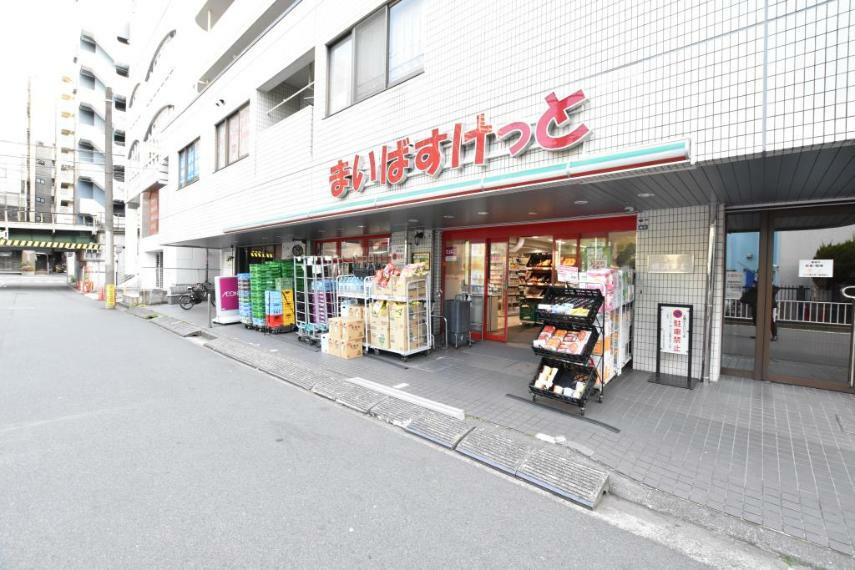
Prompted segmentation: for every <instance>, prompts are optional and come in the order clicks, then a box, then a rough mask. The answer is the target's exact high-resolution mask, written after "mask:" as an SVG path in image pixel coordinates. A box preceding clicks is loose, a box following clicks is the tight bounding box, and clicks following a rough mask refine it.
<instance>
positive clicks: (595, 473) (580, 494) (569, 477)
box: [517, 449, 609, 510]
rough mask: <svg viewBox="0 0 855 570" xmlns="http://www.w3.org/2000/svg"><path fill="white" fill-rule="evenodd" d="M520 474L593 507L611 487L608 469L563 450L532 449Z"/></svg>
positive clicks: (523, 477)
mask: <svg viewBox="0 0 855 570" xmlns="http://www.w3.org/2000/svg"><path fill="white" fill-rule="evenodd" d="M517 477H519V478H521V479H525V480H526V481H528V482H529V483H534V484H535V485H537V486H538V487H541V488H543V489H546V490H547V491H550V492H552V493H555V494H556V495H560V496H562V497H564V498H566V499H569V500H570V501H572V502H574V503H576V504H577V505H582V506H583V507H586V508H589V509H591V510H594V508H595V507H596V506H597V503H599V502H600V499H602V497H603V495H604V494H605V493H606V491H608V488H609V474H608V472H607V471H603V470H602V469H597V468H596V467H592V466H590V465H585V464H584V463H582V462H581V461H579V460H578V459H576V458H574V457H571V456H568V455H567V454H565V453H562V451H561V450H559V449H536V450H534V451H532V452H531V453H530V454H529V455H528V457H526V458H525V460H524V461H523V464H522V467H520V468H519V470H518V471H517Z"/></svg>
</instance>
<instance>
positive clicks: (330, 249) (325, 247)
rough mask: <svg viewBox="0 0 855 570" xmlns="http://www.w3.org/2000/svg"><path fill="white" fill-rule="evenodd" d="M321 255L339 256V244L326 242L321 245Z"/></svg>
mask: <svg viewBox="0 0 855 570" xmlns="http://www.w3.org/2000/svg"><path fill="white" fill-rule="evenodd" d="M321 255H332V256H336V255H338V242H334V241H325V242H323V243H322V244H321Z"/></svg>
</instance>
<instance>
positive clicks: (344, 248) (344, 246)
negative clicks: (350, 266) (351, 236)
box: [341, 240, 364, 259]
mask: <svg viewBox="0 0 855 570" xmlns="http://www.w3.org/2000/svg"><path fill="white" fill-rule="evenodd" d="M363 255H364V252H363V251H362V240H344V241H342V242H341V257H342V259H355V258H357V257H362V256H363Z"/></svg>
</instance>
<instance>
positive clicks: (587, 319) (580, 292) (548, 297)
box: [537, 285, 604, 328]
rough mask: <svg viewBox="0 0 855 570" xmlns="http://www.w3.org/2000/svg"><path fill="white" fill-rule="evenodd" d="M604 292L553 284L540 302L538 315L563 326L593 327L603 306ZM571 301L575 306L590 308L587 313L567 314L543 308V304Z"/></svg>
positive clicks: (550, 322)
mask: <svg viewBox="0 0 855 570" xmlns="http://www.w3.org/2000/svg"><path fill="white" fill-rule="evenodd" d="M603 300H604V299H603V294H602V292H601V291H600V290H599V289H576V288H573V287H561V286H556V285H551V286H549V287H547V289H546V292H545V293H544V296H543V301H542V302H541V303H539V304H538V308H537V316H538V318H539V319H540V320H542V321H543V322H544V323H545V324H554V325H556V326H561V327H562V328H568V327H574V326H575V327H585V328H588V327H593V326H594V323H595V322H596V320H597V315H598V314H599V312H600V307H602V306H603ZM565 303H570V304H572V305H573V306H574V308H580V307H584V308H586V309H587V310H588V312H587V313H586V314H585V315H565V314H560V313H553V312H552V311H551V310H546V309H541V306H543V305H561V304H565Z"/></svg>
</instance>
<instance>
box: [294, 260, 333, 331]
mask: <svg viewBox="0 0 855 570" xmlns="http://www.w3.org/2000/svg"><path fill="white" fill-rule="evenodd" d="M338 273H339V262H338V260H337V259H336V258H334V257H330V256H321V255H313V256H302V257H295V258H294V316H295V320H296V326H297V340H299V341H301V342H308V343H311V344H318V343H320V340H321V334H323V333H325V332H327V331H328V330H329V324H328V323H329V319H330V317H336V316H338V301H337V299H336V287H335V279H336V277H338Z"/></svg>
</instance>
